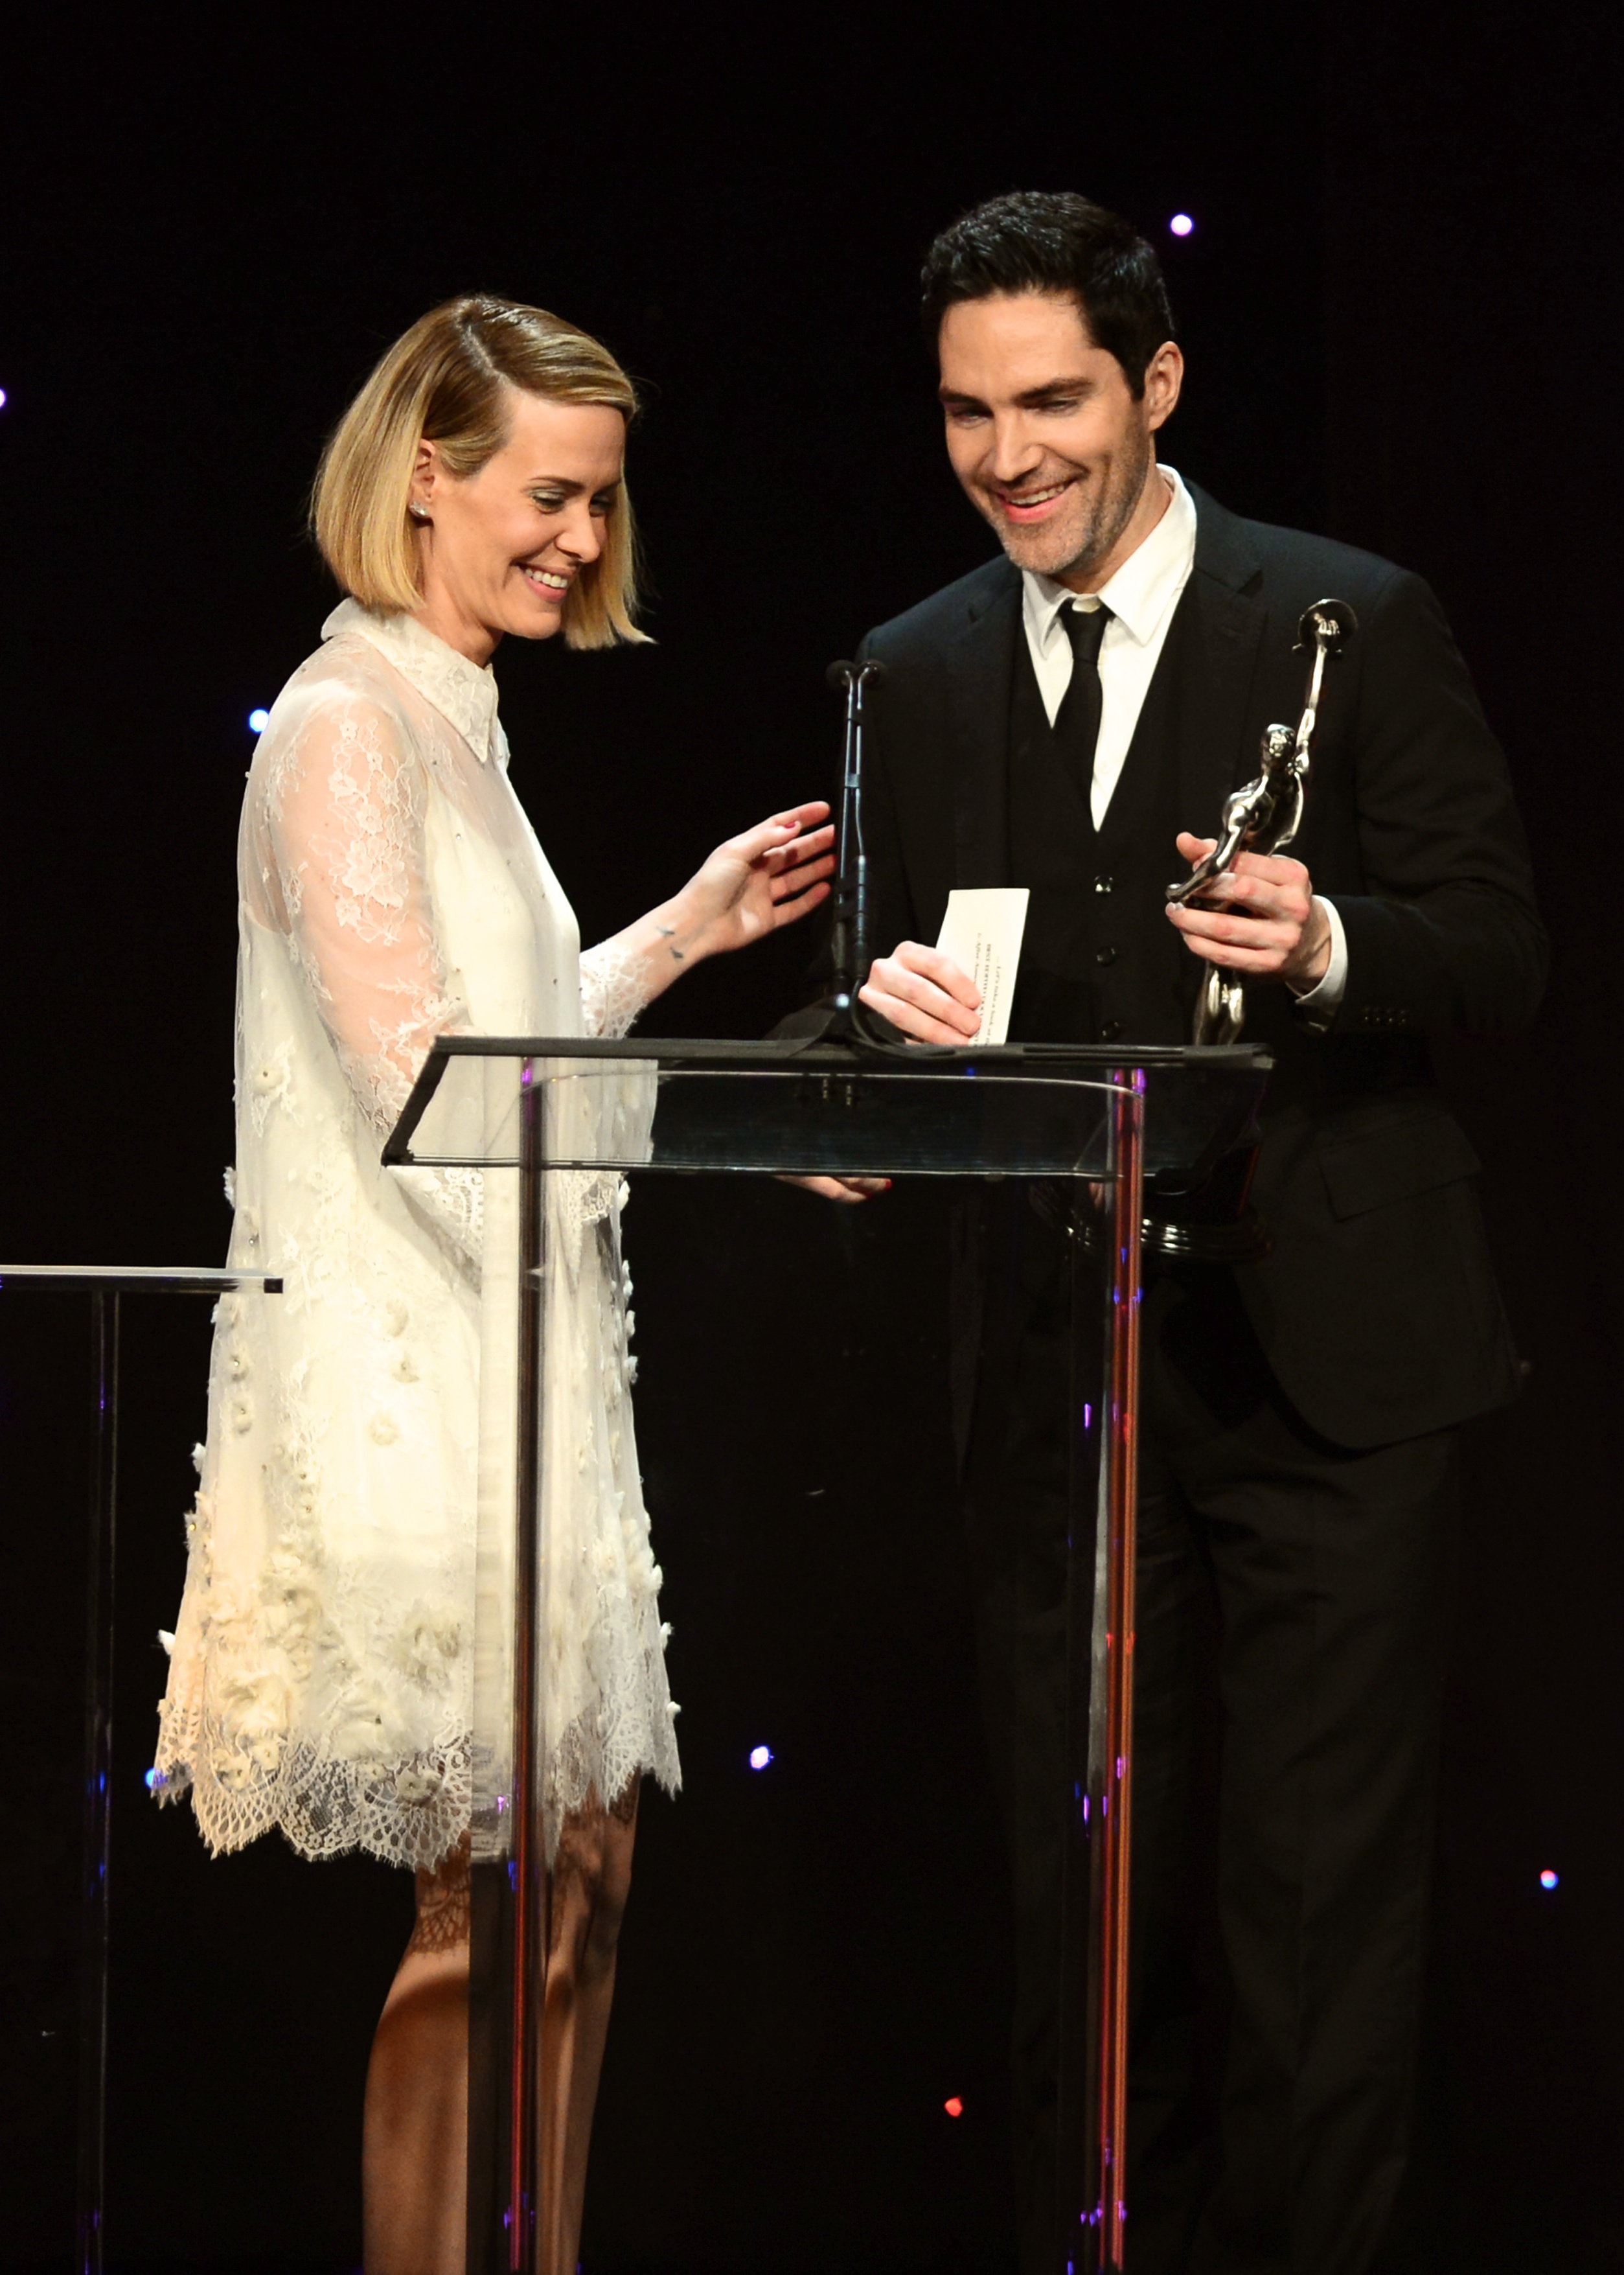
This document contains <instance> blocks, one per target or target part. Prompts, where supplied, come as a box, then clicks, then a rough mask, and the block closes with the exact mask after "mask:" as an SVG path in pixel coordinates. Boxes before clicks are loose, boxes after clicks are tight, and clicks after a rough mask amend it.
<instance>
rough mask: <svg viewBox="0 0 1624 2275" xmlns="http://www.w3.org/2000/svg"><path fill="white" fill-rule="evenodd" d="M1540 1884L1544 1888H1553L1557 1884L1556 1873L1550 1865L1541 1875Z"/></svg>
mask: <svg viewBox="0 0 1624 2275" xmlns="http://www.w3.org/2000/svg"><path fill="white" fill-rule="evenodd" d="M1539 1885H1540V1886H1541V1887H1542V1888H1553V1887H1555V1886H1556V1874H1555V1873H1554V1872H1553V1871H1551V1869H1550V1867H1549V1866H1548V1865H1547V1866H1546V1868H1545V1871H1543V1872H1542V1873H1541V1874H1540V1876H1539Z"/></svg>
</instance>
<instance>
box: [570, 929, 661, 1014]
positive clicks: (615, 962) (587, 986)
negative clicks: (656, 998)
mask: <svg viewBox="0 0 1624 2275" xmlns="http://www.w3.org/2000/svg"><path fill="white" fill-rule="evenodd" d="M649 1001H651V991H650V988H649V985H648V965H647V963H646V959H645V958H644V957H643V956H638V955H635V954H634V953H632V951H631V950H630V949H623V948H622V947H620V946H619V945H618V944H617V943H616V941H612V940H606V941H603V942H601V945H600V946H599V947H597V948H589V949H587V950H586V952H585V955H584V956H582V958H581V1021H582V1024H583V1025H584V1026H585V1030H586V1032H587V1033H588V1034H589V1035H624V1034H629V1033H630V1032H631V1027H632V1024H633V1022H634V1021H635V1020H636V1018H637V1016H638V1012H639V1011H641V1010H642V1009H644V1007H645V1006H646V1004H647V1003H648V1002H649Z"/></svg>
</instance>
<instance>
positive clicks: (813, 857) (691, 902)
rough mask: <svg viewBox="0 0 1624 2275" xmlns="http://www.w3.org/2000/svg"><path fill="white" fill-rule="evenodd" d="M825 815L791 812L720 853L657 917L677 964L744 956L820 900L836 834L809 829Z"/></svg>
mask: <svg viewBox="0 0 1624 2275" xmlns="http://www.w3.org/2000/svg"><path fill="white" fill-rule="evenodd" d="M828 811H829V809H828V806H827V804H826V802H825V801H824V800H823V799H821V798H818V799H815V800H814V801H813V802H812V805H797V806H791V807H789V808H788V809H787V811H786V812H784V813H774V814H773V815H771V816H770V817H769V819H768V820H766V821H759V822H758V823H757V824H756V827H755V828H753V829H745V830H742V831H741V832H740V833H739V835H737V836H736V837H729V839H728V841H727V843H726V844H725V845H719V846H718V847H717V848H716V850H715V851H714V853H713V854H712V855H711V857H710V858H709V860H708V861H706V864H705V865H704V866H703V868H701V869H700V870H699V873H698V874H697V875H696V876H694V877H693V878H691V880H690V881H689V882H688V883H687V884H686V885H685V886H684V888H683V889H682V891H681V892H680V893H679V894H678V895H677V896H676V899H675V900H674V901H673V902H672V903H670V906H669V908H668V910H667V911H664V918H665V921H666V922H667V923H668V924H669V926H670V933H669V939H670V942H671V953H672V954H673V955H674V956H676V958H677V960H678V961H679V962H686V963H690V964H697V963H698V962H699V959H700V958H701V957H702V956H725V955H727V954H728V953H729V951H730V950H731V949H736V948H748V947H749V946H750V945H751V943H752V941H758V940H763V939H765V938H766V936H767V933H770V932H776V931H777V930H778V928H779V926H781V925H790V924H797V923H798V922H799V921H800V919H801V918H803V917H804V916H810V915H811V914H812V911H813V910H814V909H815V908H817V907H818V906H819V905H820V903H822V902H824V901H826V900H827V898H828V896H829V887H828V885H827V882H826V880H827V877H828V875H829V873H830V871H831V870H832V869H833V868H834V866H835V856H834V854H833V852H832V851H831V850H830V848H831V847H832V845H833V844H834V842H835V832H834V829H833V828H818V827H817V826H816V825H817V824H818V823H820V822H823V821H826V820H827V814H828Z"/></svg>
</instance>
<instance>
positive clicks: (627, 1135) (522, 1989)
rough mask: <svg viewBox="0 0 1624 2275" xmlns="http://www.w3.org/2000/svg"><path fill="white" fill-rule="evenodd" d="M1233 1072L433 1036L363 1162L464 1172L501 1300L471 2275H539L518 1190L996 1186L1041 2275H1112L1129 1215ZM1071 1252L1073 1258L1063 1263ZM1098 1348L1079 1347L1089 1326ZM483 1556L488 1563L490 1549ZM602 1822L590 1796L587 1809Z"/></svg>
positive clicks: (1233, 1052) (478, 1778) (1192, 1157)
mask: <svg viewBox="0 0 1624 2275" xmlns="http://www.w3.org/2000/svg"><path fill="white" fill-rule="evenodd" d="M1269 1066H1270V1062H1269V1060H1268V1057H1267V1055H1266V1054H1265V1053H1264V1052H1263V1051H1262V1050H1261V1049H1258V1048H1253V1047H1248V1046H1231V1047H1225V1048H1212V1049H1197V1048H1191V1049H1172V1048H1160V1049H1145V1048H1141V1049H1138V1050H1136V1051H1134V1052H1133V1053H1132V1054H1131V1055H1129V1054H1124V1052H1123V1051H1122V1049H1121V1048H1120V1047H1115V1046H1113V1047H1089V1048H1081V1047H1076V1048H1073V1047H1047V1046H1034V1045H1026V1046H1016V1047H1006V1048H1002V1049H989V1050H986V1051H978V1050H975V1049H973V1048H971V1049H966V1050H962V1051H933V1050H928V1049H907V1050H903V1049H891V1050H885V1049H872V1050H871V1049H865V1048H853V1047H850V1046H848V1045H846V1044H843V1043H829V1042H814V1043H811V1044H806V1045H802V1046H799V1047H797V1045H795V1044H793V1043H789V1044H786V1043H778V1042H768V1043H736V1044H726V1043H714V1042H711V1043H705V1042H664V1041H646V1042H644V1041H638V1040H635V1039H628V1040H623V1041H583V1040H555V1039H547V1038H540V1039H532V1038H518V1039H511V1038H509V1039H491V1038H486V1037H464V1036H453V1037H445V1038H442V1039H441V1041H440V1042H438V1043H437V1044H436V1045H435V1047H434V1051H433V1053H432V1054H431V1056H430V1058H429V1060H428V1062H427V1065H426V1067H425V1068H424V1070H423V1073H422V1075H421V1076H420V1077H419V1080H418V1083H417V1085H416V1086H415V1088H414V1090H413V1092H412V1097H411V1099H410V1100H409V1101H408V1103H407V1106H406V1107H405V1110H404V1113H403V1115H402V1116H401V1119H400V1122H399V1124H398V1126H397V1129H396V1130H395V1131H394V1133H393V1135H392V1136H391V1138H390V1139H389V1145H388V1146H387V1147H386V1149H385V1153H384V1160H385V1161H386V1162H387V1163H389V1164H390V1165H391V1166H393V1167H396V1168H413V1167H417V1168H436V1167H438V1168H451V1167H455V1166H457V1165H480V1166H483V1167H484V1168H487V1171H489V1170H495V1171H498V1172H503V1173H505V1175H496V1176H491V1175H487V1180H486V1186H487V1232H486V1273H487V1305H488V1304H490V1303H491V1302H493V1301H499V1300H501V1296H500V1290H501V1289H502V1287H503V1286H504V1285H505V1287H506V1288H507V1289H508V1290H509V1291H510V1308H511V1326H512V1333H513V1336H514V1339H515V1349H516V1364H515V1366H514V1370H513V1387H514V1396H513V1402H512V1413H513V1423H512V1444H513V1462H514V1474H513V1484H512V1491H511V1497H510V1502H509V1504H508V1514H507V1515H505V1516H502V1517H499V1518H496V1519H492V1518H490V1517H488V1516H487V1514H486V1513H485V1512H484V1511H482V1513H481V1523H480V1583H479V1608H478V1614H477V1621H476V1636H475V1679H474V1725H475V1727H474V1802H473V1808H474V1822H473V1857H474V1882H475V1889H474V1908H473V1921H474V1924H473V1968H472V1985H473V1987H472V1996H471V2011H470V2093H469V2193H468V2204H469V2248H468V2261H467V2264H468V2267H469V2270H470V2271H471V2275H498V2271H501V2275H530V2271H533V2269H535V2268H536V2267H537V2265H538V2264H539V2260H538V2256H537V2238H536V2230H537V2221H538V2213H539V2207H538V2206H537V2204H536V2203H535V2201H534V2196H533V2174H534V2173H535V2170H536V2143H537V2075H538V2055H539V2049H540V2017H541V2010H542V1999H543V1995H544V1992H545V1984H546V1964H547V1961H546V1954H547V1949H548V1916H547V1907H548V1890H547V1875H546V1869H545V1858H544V1854H543V1848H542V1839H541V1818H540V1801H541V1795H542V1792H543V1789H544V1771H545V1764H546V1762H547V1758H548V1729H547V1727H546V1723H547V1714H546V1685H545V1682H544V1681H543V1680H542V1679H540V1667H539V1659H540V1638H544V1637H545V1636H547V1635H548V1539H547V1531H546V1521H545V1504H544V1500H543V1493H542V1483H543V1480H542V1471H541V1447H542V1438H543V1429H544V1417H543V1411H542V1410H543V1405H544V1395H545V1389H544V1386H545V1367H544V1357H545V1352H546V1346H547V1337H548V1318H547V1303H546V1294H545V1290H546V1285H547V1281H546V1275H545V1273H544V1269H543V1266H544V1263H545V1243H546V1242H547V1239H548V1222H549V1216H550V1214H551V1212H550V1211H549V1208H548V1202H547V1191H546V1189H547V1184H548V1179H549V1178H550V1177H553V1176H555V1175H582V1174H585V1175H592V1176H608V1175H613V1176H615V1177H616V1179H617V1178H618V1177H619V1175H623V1174H629V1173H636V1174H639V1175H645V1174H651V1173H652V1174H654V1175H680V1174H683V1173H684V1172H688V1173H693V1172H700V1171H709V1172H715V1171H726V1172H729V1173H732V1174H736V1175H756V1176H762V1175H776V1176H782V1175H815V1174H816V1175H886V1176H892V1177H903V1176H933V1177H953V1178H960V1179H963V1178H1004V1177H1019V1178H1023V1179H1040V1180H1044V1181H1048V1182H1051V1183H1053V1184H1054V1186H1056V1187H1057V1188H1058V1189H1059V1194H1058V1198H1059V1199H1060V1202H1061V1206H1063V1207H1064V1209H1065V1211H1066V1221H1068V1223H1069V1226H1070V1227H1071V1229H1072V1235H1073V1236H1072V1239H1071V1243H1070V1244H1071V1249H1072V1253H1073V1257H1074V1271H1075V1273H1076V1275H1077V1279H1078V1287H1077V1290H1076V1293H1077V1296H1078V1298H1079V1300H1078V1301H1076V1303H1075V1304H1074V1308H1073V1319H1074V1322H1077V1323H1081V1324H1080V1326H1074V1336H1073V1342H1074V1350H1073V1370H1072V1375H1073V1394H1072V1399H1071V1415H1070V1432H1069V1434H1070V1448H1071V1461H1070V1468H1071V1478H1072V1489H1071V1518H1070V1526H1069V1603H1068V1634H1069V1666H1070V1670H1071V1672H1070V1676H1069V1692H1070V1710H1069V1712H1070V1729H1069V1748H1070V1761H1071V1770H1070V1774H1069V1784H1070V1786H1071V1788H1072V1791H1073V1794H1074V1795H1075V1807H1074V1808H1073V1810H1072V1811H1071V1814H1070V1818H1069V1825H1068V1833H1067V1849H1066V1896H1065V1936H1064V1944H1063V1948H1062V1967H1061V1979H1062V1999H1063V2002H1064V2011H1063V2014H1062V2017H1061V2048H1062V2052H1061V2100H1060V2128H1061V2172H1060V2182H1059V2191H1058V2200H1057V2204H1056V2215H1055V2247H1054V2268H1055V2271H1056V2275H1085V2271H1086V2275H1094V2271H1115V2270H1118V2269H1121V2268H1122V2266H1123V2264H1124V2237H1125V2226H1124V2222H1125V2216H1126V2207H1127V2200H1128V2196H1129V2179H1128V2164H1127V2142H1126V2137H1125V2135H1126V2123H1125V2115H1126V2090H1127V2045H1128V2006H1127V2001H1128V1926H1129V1923H1128V1886H1129V1845H1130V1840H1131V1829H1132V1766H1133V1742H1132V1741H1133V1633H1134V1561H1135V1540H1136V1533H1135V1512H1136V1496H1137V1476H1136V1419H1137V1393H1138V1327H1139V1320H1138V1307H1139V1290H1140V1267H1141V1253H1142V1229H1143V1224H1144V1215H1145V1209H1146V1192H1147V1189H1150V1188H1152V1186H1153V1187H1154V1189H1155V1190H1159V1191H1162V1192H1167V1191H1169V1190H1190V1189H1194V1188H1196V1187H1197V1186H1198V1185H1199V1184H1201V1183H1202V1182H1203V1181H1204V1180H1205V1178H1206V1177H1207V1176H1208V1175H1210V1173H1211V1172H1212V1169H1213V1168H1214V1167H1215V1166H1216V1165H1217V1164H1218V1163H1219V1162H1220V1160H1228V1159H1230V1158H1232V1157H1233V1156H1234V1155H1235V1153H1237V1152H1239V1151H1242V1150H1243V1149H1244V1147H1245V1146H1246V1145H1247V1143H1248V1138H1249V1133H1250V1132H1251V1130H1252V1129H1253V1125H1254V1122H1255V1117H1256V1112H1257V1108H1258V1102H1259V1100H1260V1099H1261V1096H1262V1093H1263V1090H1264V1087H1265V1082H1266V1079H1267V1075H1268V1071H1269ZM1085 1250H1086V1251H1088V1253H1087V1254H1086V1255H1085V1254H1084V1251H1085ZM509 1251H510V1252H509ZM1096 1320H1097V1321H1098V1322H1099V1332H1098V1335H1097V1336H1096V1335H1095V1334H1094V1333H1093V1332H1092V1331H1091V1325H1090V1323H1091V1322H1092V1321H1096ZM494 1525H495V1526H499V1527H502V1528H505V1531H506V1534H507V1536H508V1537H503V1538H491V1537H489V1536H490V1533H491V1531H492V1529H493V1526H494ZM604 1798H605V1799H606V1800H607V1799H609V1798H612V1796H607V1795H606V1796H604Z"/></svg>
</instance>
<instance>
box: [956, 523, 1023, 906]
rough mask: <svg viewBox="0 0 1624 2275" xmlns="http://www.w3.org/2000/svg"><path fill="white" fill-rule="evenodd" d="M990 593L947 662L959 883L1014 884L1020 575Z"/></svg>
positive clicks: (975, 607)
mask: <svg viewBox="0 0 1624 2275" xmlns="http://www.w3.org/2000/svg"><path fill="white" fill-rule="evenodd" d="M996 565H997V566H998V567H1000V568H1001V569H1004V573H1003V574H1002V575H1001V577H1000V578H998V581H997V583H996V585H995V586H993V590H992V592H991V593H990V594H988V595H987V596H986V598H985V599H984V598H982V596H981V595H979V594H978V595H977V596H976V598H975V600H973V601H971V621H970V623H969V624H967V625H966V626H965V628H964V630H963V632H962V633H961V634H960V636H959V639H958V640H957V641H956V644H955V646H954V647H953V648H952V650H951V652H950V654H949V658H948V703H949V705H950V707H951V710H950V717H949V737H950V740H949V745H948V747H949V752H950V757H951V765H952V771H953V818H954V861H953V881H954V883H955V885H956V886H985V885H1007V884H1008V881H1009V702H1010V694H1011V674H1012V672H1013V669H1014V665H1015V643H1016V639H1017V638H1018V637H1019V634H1020V630H1021V579H1020V576H1019V574H1018V572H1017V571H1015V570H1013V569H1008V568H1005V564H1002V563H999V564H996Z"/></svg>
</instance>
